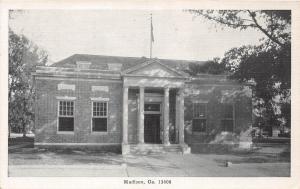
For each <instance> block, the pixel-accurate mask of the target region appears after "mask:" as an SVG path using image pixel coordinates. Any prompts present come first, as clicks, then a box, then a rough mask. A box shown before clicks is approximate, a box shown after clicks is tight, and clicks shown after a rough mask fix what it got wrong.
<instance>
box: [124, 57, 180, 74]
mask: <svg viewBox="0 0 300 189" xmlns="http://www.w3.org/2000/svg"><path fill="white" fill-rule="evenodd" d="M125 73H126V75H137V76H150V77H184V75H183V74H182V73H180V72H178V71H177V70H174V69H172V68H169V67H167V66H166V65H163V64H161V63H160V62H157V61H152V62H146V63H143V64H141V65H138V66H135V67H134V68H131V69H129V70H127V71H125Z"/></svg>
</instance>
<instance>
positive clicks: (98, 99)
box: [91, 97, 109, 102]
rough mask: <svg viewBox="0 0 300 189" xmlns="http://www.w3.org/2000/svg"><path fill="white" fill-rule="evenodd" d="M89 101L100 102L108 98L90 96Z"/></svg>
mask: <svg viewBox="0 0 300 189" xmlns="http://www.w3.org/2000/svg"><path fill="white" fill-rule="evenodd" d="M91 101H101V102H107V101H109V98H102V97H91Z"/></svg>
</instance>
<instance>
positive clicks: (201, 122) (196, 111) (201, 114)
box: [193, 103, 206, 132]
mask: <svg viewBox="0 0 300 189" xmlns="http://www.w3.org/2000/svg"><path fill="white" fill-rule="evenodd" d="M193 131H195V132H206V104H204V103H194V104H193Z"/></svg>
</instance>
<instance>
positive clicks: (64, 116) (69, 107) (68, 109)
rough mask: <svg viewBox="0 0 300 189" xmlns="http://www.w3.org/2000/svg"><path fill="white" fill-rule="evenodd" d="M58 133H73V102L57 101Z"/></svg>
mask: <svg viewBox="0 0 300 189" xmlns="http://www.w3.org/2000/svg"><path fill="white" fill-rule="evenodd" d="M58 131H74V102H73V101H59V112H58Z"/></svg>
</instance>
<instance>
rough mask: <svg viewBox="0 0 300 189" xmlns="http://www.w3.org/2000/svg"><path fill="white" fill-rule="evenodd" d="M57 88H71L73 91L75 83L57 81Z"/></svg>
mask: <svg viewBox="0 0 300 189" xmlns="http://www.w3.org/2000/svg"><path fill="white" fill-rule="evenodd" d="M57 90H59V91H60V90H72V91H75V84H65V83H59V84H57Z"/></svg>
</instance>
